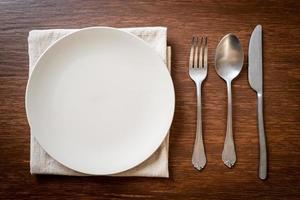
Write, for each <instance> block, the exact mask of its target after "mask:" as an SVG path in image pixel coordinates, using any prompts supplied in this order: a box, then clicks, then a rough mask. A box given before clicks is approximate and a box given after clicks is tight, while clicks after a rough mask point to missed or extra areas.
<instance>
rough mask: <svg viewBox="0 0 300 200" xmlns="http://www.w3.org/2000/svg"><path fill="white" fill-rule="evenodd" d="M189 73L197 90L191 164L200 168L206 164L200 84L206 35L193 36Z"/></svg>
mask: <svg viewBox="0 0 300 200" xmlns="http://www.w3.org/2000/svg"><path fill="white" fill-rule="evenodd" d="M189 75H190V77H191V79H192V80H193V81H194V82H195V85H196V90H197V128H196V138H195V143H194V150H193V156H192V163H193V166H194V167H195V168H196V169H198V170H201V169H203V168H204V166H205V164H206V156H205V150H204V144H203V136H202V116H201V115H202V114H201V86H202V82H203V80H204V79H205V78H206V76H207V37H204V38H203V37H201V39H200V40H199V38H198V37H193V39H192V47H191V51H190V60H189Z"/></svg>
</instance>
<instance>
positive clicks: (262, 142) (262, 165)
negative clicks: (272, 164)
mask: <svg viewBox="0 0 300 200" xmlns="http://www.w3.org/2000/svg"><path fill="white" fill-rule="evenodd" d="M257 118H258V135H259V178H260V179H262V180H265V179H266V178H267V147H266V146H267V145H266V136H265V128H264V118H263V96H262V94H260V93H257Z"/></svg>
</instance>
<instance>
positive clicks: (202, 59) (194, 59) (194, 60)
mask: <svg viewBox="0 0 300 200" xmlns="http://www.w3.org/2000/svg"><path fill="white" fill-rule="evenodd" d="M199 49H200V50H199ZM189 67H190V68H207V37H201V38H200V39H199V38H198V37H193V39H192V47H191V51H190V61H189Z"/></svg>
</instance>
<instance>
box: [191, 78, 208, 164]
mask: <svg viewBox="0 0 300 200" xmlns="http://www.w3.org/2000/svg"><path fill="white" fill-rule="evenodd" d="M201 85H202V83H199V84H196V89H197V128H196V138H195V143H194V150H193V156H192V163H193V166H194V167H195V168H196V169H198V170H201V169H203V168H204V166H205V164H206V156H205V150H204V144H203V136H202V113H201Z"/></svg>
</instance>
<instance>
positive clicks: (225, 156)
mask: <svg viewBox="0 0 300 200" xmlns="http://www.w3.org/2000/svg"><path fill="white" fill-rule="evenodd" d="M243 61H244V52H243V48H242V45H241V43H240V41H239V39H238V38H237V37H236V36H235V35H233V34H231V33H230V34H227V35H225V36H224V37H223V38H222V40H221V41H220V42H219V44H218V46H217V49H216V55H215V69H216V71H217V73H218V75H219V76H220V77H221V78H222V79H224V81H226V84H227V92H228V107H227V129H226V137H225V142H224V147H223V152H222V160H223V162H224V164H225V165H226V166H227V167H229V168H231V167H232V166H233V165H234V163H235V162H236V153H235V147H234V141H233V131H232V97H231V82H232V80H233V79H234V78H236V77H237V76H238V75H239V73H240V72H241V70H242V67H243Z"/></svg>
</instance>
